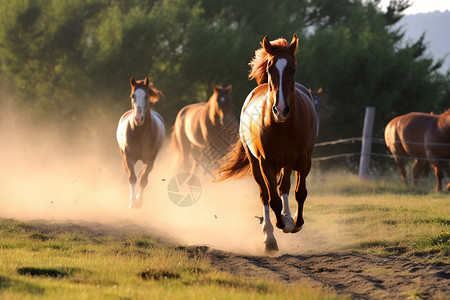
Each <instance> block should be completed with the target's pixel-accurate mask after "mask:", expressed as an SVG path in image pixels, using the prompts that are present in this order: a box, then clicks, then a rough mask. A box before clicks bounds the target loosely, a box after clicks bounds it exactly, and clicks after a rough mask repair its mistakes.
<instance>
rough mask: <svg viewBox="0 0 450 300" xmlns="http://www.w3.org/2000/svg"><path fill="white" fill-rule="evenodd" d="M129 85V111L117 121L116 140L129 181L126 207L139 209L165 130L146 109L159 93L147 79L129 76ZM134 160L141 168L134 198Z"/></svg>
mask: <svg viewBox="0 0 450 300" xmlns="http://www.w3.org/2000/svg"><path fill="white" fill-rule="evenodd" d="M130 86H131V107H132V109H130V110H129V111H127V112H126V113H124V114H123V115H122V117H121V118H120V121H119V125H118V126H117V132H116V137H117V143H118V144H119V148H120V152H121V153H122V156H123V162H124V165H125V169H126V171H127V173H128V181H129V182H130V189H131V192H130V206H129V207H130V208H139V207H141V205H142V192H143V190H144V188H145V187H146V186H147V183H148V174H149V173H150V171H151V170H152V169H153V164H154V162H155V158H156V155H157V154H158V152H159V150H161V147H162V145H163V141H164V136H165V129H164V122H163V119H162V117H161V116H160V115H159V114H158V113H157V112H155V111H153V110H151V109H150V104H151V103H155V102H157V101H158V99H159V96H160V94H161V92H160V91H158V90H157V89H155V88H154V87H153V83H151V82H149V81H148V78H147V77H145V79H144V80H140V81H135V80H134V77H131V78H130ZM138 160H141V161H142V162H143V164H144V165H143V169H142V172H141V174H140V176H139V183H140V186H141V189H140V192H139V194H138V196H137V197H136V189H135V186H136V181H137V178H136V175H135V173H134V165H135V164H136V162H137V161H138Z"/></svg>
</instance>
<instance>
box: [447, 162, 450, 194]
mask: <svg viewBox="0 0 450 300" xmlns="http://www.w3.org/2000/svg"><path fill="white" fill-rule="evenodd" d="M448 168H449V169H450V162H449V163H448ZM447 191H450V182H449V183H447Z"/></svg>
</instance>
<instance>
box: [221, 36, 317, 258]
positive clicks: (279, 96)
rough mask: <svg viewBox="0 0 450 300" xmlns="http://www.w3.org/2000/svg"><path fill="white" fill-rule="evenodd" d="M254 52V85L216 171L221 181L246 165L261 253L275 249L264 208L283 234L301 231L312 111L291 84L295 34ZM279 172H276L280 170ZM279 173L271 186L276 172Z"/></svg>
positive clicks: (307, 98)
mask: <svg viewBox="0 0 450 300" xmlns="http://www.w3.org/2000/svg"><path fill="white" fill-rule="evenodd" d="M261 45H262V48H260V49H258V50H256V51H255V57H254V58H253V60H252V61H251V62H250V66H251V68H252V69H251V72H250V75H249V78H250V79H256V81H257V83H258V84H259V85H258V86H257V87H256V88H255V89H254V90H253V91H251V92H250V94H249V95H248V96H247V99H246V100H245V102H244V105H243V107H242V111H241V119H240V127H239V135H240V140H238V141H237V143H236V144H235V146H234V149H233V150H232V151H231V152H230V153H229V155H227V157H226V159H225V163H224V164H223V165H222V167H221V168H220V169H219V174H221V175H222V177H221V178H220V179H221V180H223V179H227V178H230V177H234V176H239V175H241V176H243V175H245V174H247V173H249V169H250V170H251V173H252V175H253V178H254V179H255V181H256V183H257V184H258V186H259V191H260V197H261V201H262V203H263V213H264V220H263V232H264V235H265V239H264V244H265V250H266V252H269V253H270V252H272V251H277V250H278V245H277V241H276V239H275V236H274V234H273V226H272V224H271V222H270V211H269V206H270V208H271V209H272V210H273V212H274V213H275V217H276V226H277V227H278V228H279V229H282V230H283V232H285V233H288V232H292V233H295V232H298V231H300V230H301V229H302V225H303V223H304V220H303V204H304V202H305V199H306V196H307V190H306V177H307V176H308V174H309V171H310V169H311V155H312V151H313V147H314V142H315V139H316V130H317V122H316V118H317V117H316V112H315V110H314V104H313V101H312V97H311V94H310V93H309V92H308V90H307V89H306V88H304V87H303V86H301V85H299V84H296V83H295V81H294V73H295V70H296V65H297V61H296V51H297V47H298V38H297V36H296V35H294V36H293V38H292V41H291V43H290V44H289V45H288V43H287V41H286V40H285V39H277V40H275V41H272V42H269V40H268V39H267V37H265V38H264V40H263V41H262V43H261ZM291 169H293V170H295V171H296V187H295V199H296V200H297V212H296V214H295V217H294V218H295V221H294V219H292V217H291V213H290V209H289V201H288V195H289V188H290V180H289V176H288V175H287V174H288V173H289V174H290V170H291ZM280 173H281V174H280ZM278 174H280V175H281V176H280V180H279V184H280V186H279V189H280V194H281V197H282V199H281V198H280V195H279V193H278V190H277V175H278Z"/></svg>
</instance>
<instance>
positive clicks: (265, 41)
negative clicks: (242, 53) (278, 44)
mask: <svg viewBox="0 0 450 300" xmlns="http://www.w3.org/2000/svg"><path fill="white" fill-rule="evenodd" d="M261 46H263V48H264V50H266V52H267V53H271V52H272V45H271V44H270V42H269V39H268V38H267V35H266V36H265V37H264V39H263V41H262V43H261Z"/></svg>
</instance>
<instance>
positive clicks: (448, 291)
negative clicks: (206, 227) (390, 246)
mask: <svg viewBox="0 0 450 300" xmlns="http://www.w3.org/2000/svg"><path fill="white" fill-rule="evenodd" d="M190 249H191V250H190V251H194V252H195V251H197V252H199V251H200V252H203V254H204V255H206V256H207V257H209V258H210V260H211V263H212V264H213V265H214V266H215V267H217V268H218V269H220V270H221V271H225V272H229V273H232V274H236V275H242V276H250V277H264V278H267V279H274V280H280V281H284V282H286V283H287V284H295V283H296V282H298V281H299V280H302V281H305V280H306V281H308V282H309V283H310V284H311V285H312V286H316V285H317V286H325V287H329V288H330V289H332V290H334V291H336V292H337V293H338V294H340V295H349V296H350V297H351V298H352V299H408V298H409V299H412V298H416V299H450V266H448V265H446V266H440V265H433V264H430V263H427V261H430V260H432V259H433V258H434V257H433V255H432V254H427V255H424V256H402V255H400V256H376V255H370V254H359V253H358V254H357V253H323V254H310V255H295V256H293V255H288V254H285V255H281V256H279V257H268V256H267V257H264V256H246V255H239V254H234V253H230V252H224V251H218V250H213V249H207V248H204V247H200V248H199V247H197V248H195V247H194V248H190Z"/></svg>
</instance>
